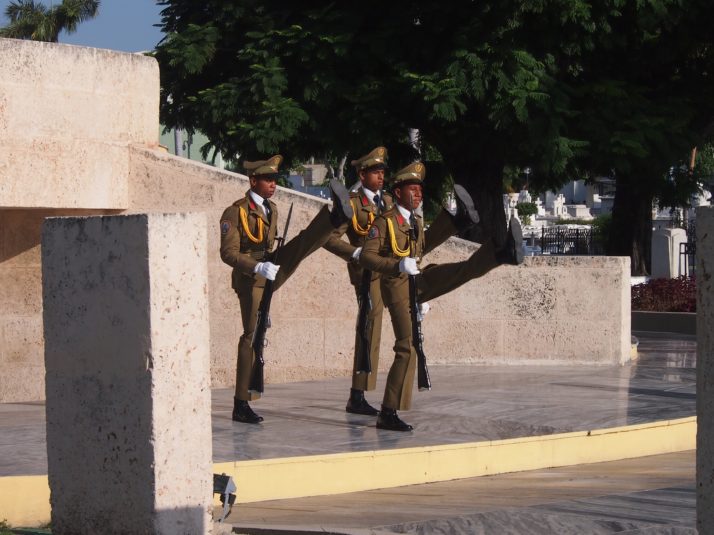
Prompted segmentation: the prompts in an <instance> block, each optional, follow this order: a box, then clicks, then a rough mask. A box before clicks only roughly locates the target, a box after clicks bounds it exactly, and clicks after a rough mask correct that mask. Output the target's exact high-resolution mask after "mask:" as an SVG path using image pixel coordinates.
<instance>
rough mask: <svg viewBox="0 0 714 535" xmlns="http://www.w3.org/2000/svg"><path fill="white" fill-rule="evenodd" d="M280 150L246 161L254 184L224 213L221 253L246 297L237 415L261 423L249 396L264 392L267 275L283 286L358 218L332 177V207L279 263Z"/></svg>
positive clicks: (242, 302)
mask: <svg viewBox="0 0 714 535" xmlns="http://www.w3.org/2000/svg"><path fill="white" fill-rule="evenodd" d="M282 160H283V158H282V156H280V155H276V156H273V157H271V158H269V159H268V160H262V161H257V162H245V163H244V164H243V165H244V167H245V169H246V170H247V172H248V178H249V180H250V190H248V192H247V193H246V195H245V197H244V198H242V199H239V200H237V201H236V202H234V203H233V204H232V205H231V206H229V207H228V208H226V210H225V211H224V212H223V215H222V216H221V225H220V227H221V259H222V260H223V261H224V262H225V263H226V264H228V265H229V266H231V267H232V268H233V274H232V286H233V289H234V290H235V292H236V293H237V294H238V299H239V301H240V311H241V320H242V322H243V335H242V336H241V337H240V342H239V344H238V365H237V369H236V389H235V397H234V404H233V420H234V421H236V422H243V423H250V424H257V423H259V422H261V421H262V420H263V417H262V416H259V415H257V414H256V413H255V412H253V410H252V409H251V407H250V405H249V404H248V401H252V400H255V399H258V398H260V394H259V393H257V392H252V391H249V390H248V385H249V381H250V372H251V368H252V366H253V359H254V356H255V355H254V353H253V348H252V346H251V342H252V338H253V331H254V330H255V325H256V321H257V312H258V307H259V305H260V299H261V297H262V295H263V289H264V288H265V282H266V280H268V279H269V280H272V281H274V289H275V290H277V289H278V288H279V287H280V286H281V285H282V284H283V283H284V282H285V281H286V280H287V279H288V277H290V275H292V273H293V272H294V271H295V269H296V268H297V267H298V265H299V264H300V262H301V261H302V260H303V259H304V258H305V257H307V256H308V255H309V254H310V253H312V252H313V251H315V250H317V249H319V248H320V247H322V245H323V244H324V243H325V242H326V241H327V239H328V238H329V237H330V234H331V233H332V231H333V230H334V229H335V228H337V227H339V226H340V225H342V224H343V223H345V222H346V221H349V220H351V219H352V216H353V212H352V206H351V204H350V199H349V192H348V191H347V189H346V188H345V187H344V186H343V185H342V184H341V183H340V182H339V181H337V180H333V181H332V182H331V183H330V189H331V193H332V198H333V206H332V210H329V209H328V208H327V207H326V206H325V207H324V208H323V209H322V210H320V212H319V213H318V214H317V216H315V218H314V219H313V220H312V221H311V222H310V223H309V224H308V226H307V228H305V229H304V230H303V231H301V232H300V233H299V234H298V235H297V236H296V237H295V238H293V239H292V240H290V241H289V242H287V243H286V244H284V246H283V247H282V248H281V251H280V265H275V264H273V263H272V262H271V261H270V260H271V254H270V251H271V250H272V247H273V243H274V241H275V235H276V233H277V226H278V225H277V223H278V209H277V205H276V204H275V203H274V202H272V201H270V200H269V199H270V197H272V196H273V194H274V193H275V188H276V179H277V177H278V167H279V165H280V163H281V162H282Z"/></svg>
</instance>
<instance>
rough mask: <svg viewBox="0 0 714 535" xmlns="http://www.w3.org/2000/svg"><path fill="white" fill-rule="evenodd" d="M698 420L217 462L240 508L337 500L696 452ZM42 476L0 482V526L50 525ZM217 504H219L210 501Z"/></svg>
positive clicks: (44, 479)
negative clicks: (264, 503)
mask: <svg viewBox="0 0 714 535" xmlns="http://www.w3.org/2000/svg"><path fill="white" fill-rule="evenodd" d="M696 437H697V418H696V416H690V417H687V418H680V419H677V420H664V421H660V422H653V423H647V424H639V425H628V426H623V427H615V428H610V429H598V430H593V431H576V432H572V433H559V434H554V435H542V436H537V437H526V438H514V439H506V440H489V441H483V442H470V443H465V444H449V445H441V446H426V447H419V448H403V449H394V450H379V451H368V452H354V453H336V454H330V455H308V456H303V457H288V458H277V459H265V460H256V461H237V462H228V463H215V464H214V465H213V471H214V473H219V474H220V473H225V474H228V475H230V476H232V477H233V479H234V480H235V482H236V485H237V487H238V491H237V501H238V503H250V502H259V501H265V500H277V499H284V498H298V497H303V496H321V495H329V494H341V493H346V492H357V491H362V490H371V489H379V488H389V487H400V486H404V485H416V484H420V483H433V482H436V481H448V480H452V479H463V478H468V477H478V476H485V475H494V474H505V473H508V472H520V471H524V470H537V469H542V468H554V467H558V466H569V465H577V464H587V463H597V462H605V461H615V460H620V459H628V458H633V457H646V456H648V455H658V454H663V453H672V452H677V451H687V450H693V449H695V448H696ZM49 502H50V490H49V485H48V483H47V476H46V475H42V476H8V477H0V520H7V521H8V522H9V524H10V525H11V526H39V525H41V524H44V523H46V522H49V520H50V505H49ZM216 504H218V501H217V499H216Z"/></svg>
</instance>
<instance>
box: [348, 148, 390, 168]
mask: <svg viewBox="0 0 714 535" xmlns="http://www.w3.org/2000/svg"><path fill="white" fill-rule="evenodd" d="M351 163H352V165H354V166H355V167H356V168H357V171H361V170H362V169H368V168H369V167H377V166H381V167H382V168H384V167H386V166H387V149H385V148H384V147H377V148H376V149H374V150H372V151H371V152H369V153H368V154H365V155H364V156H362V157H361V158H359V159H357V160H352V162H351Z"/></svg>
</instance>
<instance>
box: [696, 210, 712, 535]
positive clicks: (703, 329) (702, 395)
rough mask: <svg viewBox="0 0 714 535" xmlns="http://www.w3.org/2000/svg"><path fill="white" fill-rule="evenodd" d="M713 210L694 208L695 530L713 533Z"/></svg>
mask: <svg viewBox="0 0 714 535" xmlns="http://www.w3.org/2000/svg"><path fill="white" fill-rule="evenodd" d="M713 274H714V208H710V207H705V208H697V529H698V530H699V533H714V280H712V275H713Z"/></svg>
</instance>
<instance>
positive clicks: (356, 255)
mask: <svg viewBox="0 0 714 535" xmlns="http://www.w3.org/2000/svg"><path fill="white" fill-rule="evenodd" d="M361 254H362V247H357V249H355V250H354V252H353V253H352V260H354V261H355V262H357V261H358V260H359V255H361Z"/></svg>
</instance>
